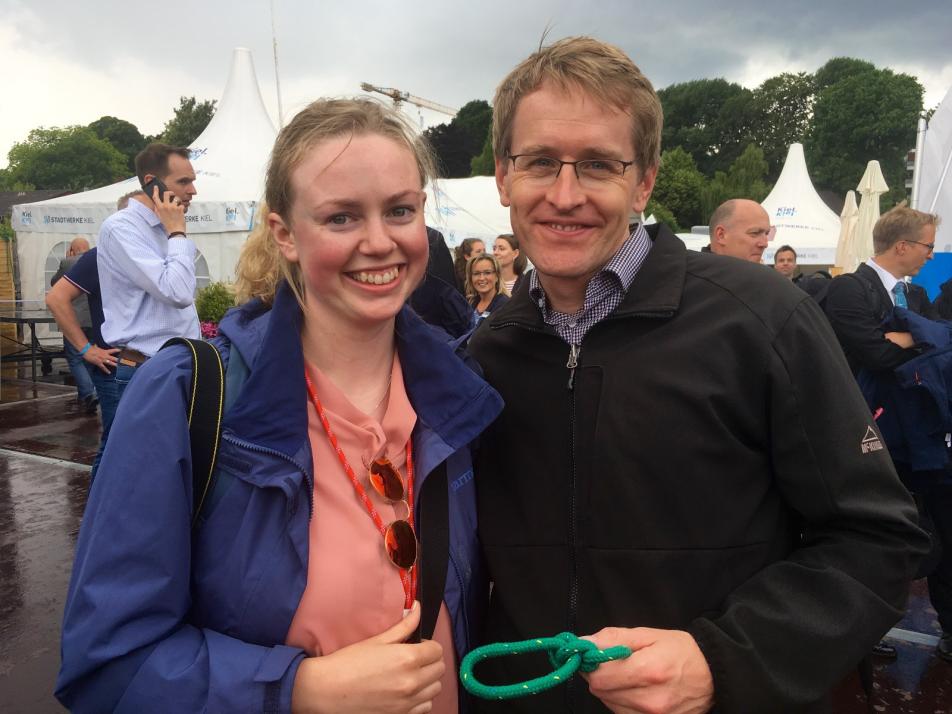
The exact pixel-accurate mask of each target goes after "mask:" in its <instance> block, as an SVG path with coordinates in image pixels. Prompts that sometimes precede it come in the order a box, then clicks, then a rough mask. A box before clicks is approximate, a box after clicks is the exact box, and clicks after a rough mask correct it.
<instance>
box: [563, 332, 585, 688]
mask: <svg viewBox="0 0 952 714" xmlns="http://www.w3.org/2000/svg"><path fill="white" fill-rule="evenodd" d="M581 351H582V347H581V345H569V358H568V361H567V362H566V364H565V366H566V368H567V369H568V370H569V381H568V385H567V387H568V392H569V408H570V411H569V415H570V416H569V453H570V460H571V464H572V477H571V484H570V491H569V549H570V551H569V573H570V575H569V626H568V631H569V632H575V631H576V624H577V621H578V523H577V520H578V507H577V500H578V499H577V493H576V492H577V490H578V482H577V480H576V477H577V473H576V469H575V463H576V458H575V369H576V368H577V367H578V358H579V355H580V354H581ZM576 690H577V685H576V682H575V678H572V679H571V680H570V681H569V683H568V691H567V692H566V695H567V701H568V702H569V703H570V706H571V702H573V701H574V700H575V696H576V694H575V693H576Z"/></svg>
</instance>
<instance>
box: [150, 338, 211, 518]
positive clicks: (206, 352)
mask: <svg viewBox="0 0 952 714" xmlns="http://www.w3.org/2000/svg"><path fill="white" fill-rule="evenodd" d="M175 344H179V345H185V346H186V347H187V348H188V349H189V351H190V352H191V354H192V390H191V394H190V395H189V403H188V436H189V443H190V445H191V451H192V527H193V528H194V527H195V524H196V523H197V522H198V516H199V514H200V513H201V511H202V504H203V503H204V502H205V497H206V496H207V495H208V493H209V492H210V491H211V487H212V475H213V474H214V473H215V461H216V459H217V457H218V440H219V438H220V436H221V417H222V411H223V408H224V399H225V370H224V367H223V365H222V359H221V355H220V354H218V350H217V349H216V348H215V346H214V345H212V344H210V343H208V342H204V341H202V340H190V339H186V338H184V337H174V338H172V339H171V340H169V341H168V342H166V343H165V344H164V345H162V349H165V348H166V347H168V346H169V345H175Z"/></svg>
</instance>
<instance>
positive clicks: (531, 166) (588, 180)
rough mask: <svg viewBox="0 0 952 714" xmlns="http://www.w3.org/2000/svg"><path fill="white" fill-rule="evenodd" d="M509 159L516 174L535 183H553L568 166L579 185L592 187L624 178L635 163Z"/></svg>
mask: <svg viewBox="0 0 952 714" xmlns="http://www.w3.org/2000/svg"><path fill="white" fill-rule="evenodd" d="M509 159H510V160H511V161H512V166H513V168H514V169H515V170H516V172H517V173H521V174H526V175H527V176H528V177H529V178H531V179H533V180H535V181H539V182H545V183H554V182H555V179H556V177H558V175H559V174H560V173H561V172H562V167H563V166H565V165H569V166H571V167H573V168H574V169H575V177H576V178H577V179H578V181H579V183H580V184H583V185H586V184H587V185H590V186H594V187H597V186H600V185H602V184H603V183H604V182H605V181H611V180H612V179H616V178H619V177H621V176H624V175H625V171H627V170H628V167H629V166H631V165H632V164H634V163H635V162H634V161H622V160H621V159H581V160H579V161H562V160H561V159H555V158H552V157H551V156H543V155H541V154H515V155H513V154H510V155H509Z"/></svg>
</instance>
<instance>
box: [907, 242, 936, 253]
mask: <svg viewBox="0 0 952 714" xmlns="http://www.w3.org/2000/svg"><path fill="white" fill-rule="evenodd" d="M903 240H904V241H906V243H915V244H917V245H921V246H922V247H923V248H925V249H926V252H927V253H931V252H932V251H934V250H935V243H923V242H922V241H921V240H909V239H908V238H903Z"/></svg>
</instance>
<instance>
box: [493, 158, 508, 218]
mask: <svg viewBox="0 0 952 714" xmlns="http://www.w3.org/2000/svg"><path fill="white" fill-rule="evenodd" d="M508 172H509V159H507V158H502V159H500V158H499V157H496V189H497V190H498V191H499V202H500V203H501V204H502V205H503V206H505V207H506V208H509V205H510V203H511V201H510V199H509V189H508V188H507V187H506V176H507V174H508Z"/></svg>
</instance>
